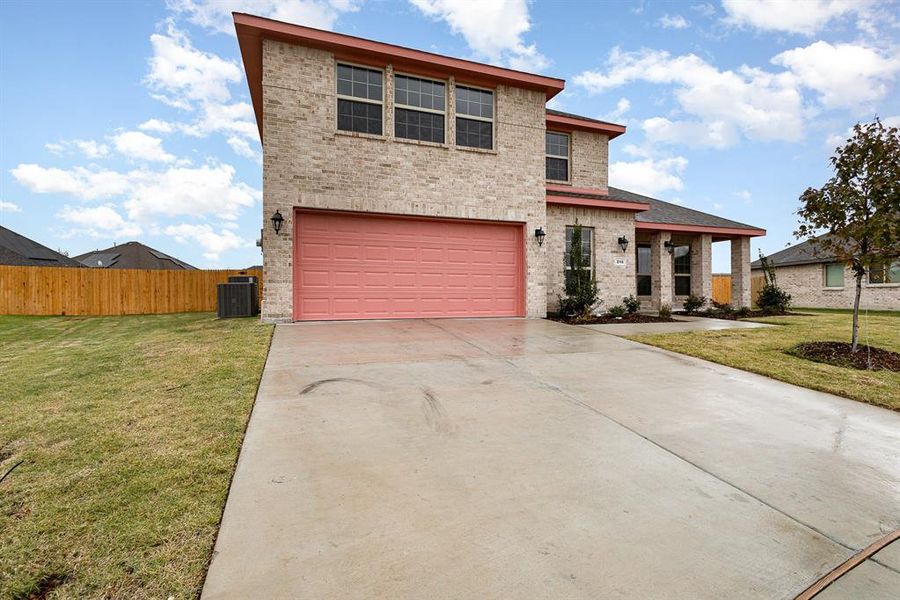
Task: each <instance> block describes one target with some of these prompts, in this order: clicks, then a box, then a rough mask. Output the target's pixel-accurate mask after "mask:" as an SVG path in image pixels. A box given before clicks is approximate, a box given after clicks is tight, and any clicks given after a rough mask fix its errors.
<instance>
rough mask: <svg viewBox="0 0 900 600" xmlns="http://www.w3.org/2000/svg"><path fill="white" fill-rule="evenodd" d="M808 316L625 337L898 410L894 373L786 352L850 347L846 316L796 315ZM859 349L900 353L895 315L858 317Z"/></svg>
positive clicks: (898, 378) (898, 379) (899, 383)
mask: <svg viewBox="0 0 900 600" xmlns="http://www.w3.org/2000/svg"><path fill="white" fill-rule="evenodd" d="M797 311H798V312H802V313H807V315H808V316H801V315H797V316H783V317H764V318H758V319H751V320H753V321H759V322H761V323H772V324H776V325H779V327H771V328H765V329H726V330H722V331H709V332H692V333H670V334H657V335H638V336H630V339H633V340H636V341H638V342H643V343H645V344H650V345H653V346H658V347H660V348H665V349H667V350H672V351H675V352H680V353H682V354H689V355H690V356H696V357H698V358H703V359H706V360H711V361H713V362H717V363H721V364H723V365H728V366H731V367H737V368H738V369H744V370H745V371H751V372H753V373H759V374H761V375H766V376H768V377H772V378H774V379H779V380H781V381H786V382H788V383H794V384H796V385H802V386H804V387H808V388H811V389H814V390H820V391H823V392H830V393H832V394H837V395H838V396H844V397H845V398H852V399H853V400H859V401H861V402H869V403H871V404H876V405H878V406H884V407H886V408H890V409H893V410H900V373H897V372H891V371H861V370H857V369H851V368H847V367H837V366H833V365H828V364H823V363H817V362H813V361H810V360H807V359H804V358H800V357H798V356H792V355H790V354H787V353H786V351H787V350H788V349H790V348H793V347H794V346H795V345H797V344H800V343H803V342H811V341H847V342H849V341H850V324H851V320H852V314H851V313H850V311H833V310H830V311H824V310H813V309H797ZM860 343H861V344H868V345H870V346H875V347H880V348H884V349H886V350H892V351H894V352H900V312H886V311H881V312H874V311H870V312H869V314H868V315H866V313H865V311H863V312H861V313H860Z"/></svg>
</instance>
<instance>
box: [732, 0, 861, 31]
mask: <svg viewBox="0 0 900 600" xmlns="http://www.w3.org/2000/svg"><path fill="white" fill-rule="evenodd" d="M869 4H870V2H868V1H867V0H852V1H848V0H803V1H802V2H798V1H797V0H756V1H755V2H748V1H747V0H722V8H724V9H725V13H726V17H725V19H724V20H725V22H726V23H728V24H730V25H736V26H738V27H752V28H755V29H760V30H763V31H783V32H787V33H799V34H803V35H813V34H814V33H816V32H818V31H820V30H821V29H823V28H824V27H825V26H826V25H827V24H828V23H829V22H830V21H831V20H832V19H836V18H839V17H843V16H848V15H852V14H855V13H861V12H864V11H865V10H866V9H867V8H868V6H867V5H869Z"/></svg>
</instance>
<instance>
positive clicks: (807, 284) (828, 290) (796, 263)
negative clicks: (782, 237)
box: [751, 237, 900, 310]
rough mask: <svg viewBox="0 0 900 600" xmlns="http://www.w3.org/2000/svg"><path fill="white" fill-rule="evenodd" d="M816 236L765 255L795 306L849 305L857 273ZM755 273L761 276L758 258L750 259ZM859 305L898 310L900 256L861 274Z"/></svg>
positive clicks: (852, 296)
mask: <svg viewBox="0 0 900 600" xmlns="http://www.w3.org/2000/svg"><path fill="white" fill-rule="evenodd" d="M818 239H821V237H820V238H816V239H815V240H807V241H805V242H802V243H800V244H797V245H796V246H791V247H789V248H785V249H784V250H782V251H780V252H776V253H775V254H772V255H771V256H769V257H767V258H768V259H769V262H770V263H771V264H772V265H773V266H774V267H775V278H776V280H777V282H778V285H779V286H781V287H782V288H783V289H784V291H786V292H787V293H789V294H790V295H791V301H792V302H793V304H794V306H800V307H808V308H852V307H853V300H854V296H855V295H856V276H855V275H854V273H853V269H851V268H850V265H849V263H841V262H838V261H836V260H835V258H834V255H833V254H832V253H831V252H829V251H826V250H823V249H822V248H821V246H820V245H819V244H817V243H816V242H817V240H818ZM751 267H752V272H753V276H754V277H762V276H763V270H762V266H761V265H760V261H758V260H756V261H753V263H752V265H751ZM859 302H860V306H861V307H863V308H870V309H882V310H900V259H897V260H894V261H893V262H891V263H888V264H885V265H883V266H882V267H880V268H878V269H873V270H872V271H870V272H869V273H866V275H865V276H864V277H863V289H862V294H861V295H860V301H859Z"/></svg>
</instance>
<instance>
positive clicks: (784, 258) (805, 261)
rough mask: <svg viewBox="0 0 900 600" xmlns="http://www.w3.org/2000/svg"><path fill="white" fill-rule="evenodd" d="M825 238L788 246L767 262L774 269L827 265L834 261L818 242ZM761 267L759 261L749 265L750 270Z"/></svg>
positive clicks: (831, 254) (831, 253)
mask: <svg viewBox="0 0 900 600" xmlns="http://www.w3.org/2000/svg"><path fill="white" fill-rule="evenodd" d="M824 237H825V236H819V237H817V238H815V239H812V240H806V241H805V242H800V243H799V244H797V245H796V246H789V247H787V248H785V249H784V250H781V251H779V252H776V253H775V254H772V255H770V256H768V257H767V258H768V259H769V262H770V263H771V264H772V266H775V267H786V266H788V265H813V264H816V263H827V262H832V261H833V260H834V253H833V252H831V251H830V250H827V251H826V250H823V249H822V248H821V247H820V246H819V244H818V243H817V242H818V240H821V239H822V238H824ZM761 266H762V265H761V264H760V262H759V260H754V261H753V262H752V263H750V268H752V269H758V268H760V267H761Z"/></svg>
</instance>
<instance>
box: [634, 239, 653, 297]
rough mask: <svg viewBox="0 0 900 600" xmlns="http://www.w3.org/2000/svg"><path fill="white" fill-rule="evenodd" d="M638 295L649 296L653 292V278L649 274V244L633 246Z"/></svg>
mask: <svg viewBox="0 0 900 600" xmlns="http://www.w3.org/2000/svg"><path fill="white" fill-rule="evenodd" d="M635 252H636V253H637V256H636V259H637V261H636V267H635V271H636V273H635V274H636V275H637V293H638V296H649V295H650V294H651V293H652V292H653V288H652V283H653V278H652V276H651V275H650V244H638V245H637V247H636V248H635Z"/></svg>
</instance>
